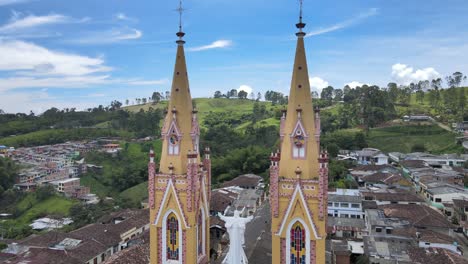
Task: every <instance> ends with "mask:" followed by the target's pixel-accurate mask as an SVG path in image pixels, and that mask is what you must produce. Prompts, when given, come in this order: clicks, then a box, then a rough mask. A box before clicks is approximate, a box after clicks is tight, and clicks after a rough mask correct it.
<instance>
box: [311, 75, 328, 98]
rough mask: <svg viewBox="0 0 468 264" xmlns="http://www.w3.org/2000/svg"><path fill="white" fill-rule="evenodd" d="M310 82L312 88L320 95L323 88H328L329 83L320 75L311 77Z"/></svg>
mask: <svg viewBox="0 0 468 264" xmlns="http://www.w3.org/2000/svg"><path fill="white" fill-rule="evenodd" d="M309 83H310V88H312V91H316V92H317V93H318V94H319V95H320V93H321V92H322V89H323V88H326V87H327V86H328V85H329V83H328V82H327V81H325V80H323V79H322V78H320V77H312V78H309Z"/></svg>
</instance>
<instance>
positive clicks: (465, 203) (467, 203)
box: [452, 199, 468, 208]
mask: <svg viewBox="0 0 468 264" xmlns="http://www.w3.org/2000/svg"><path fill="white" fill-rule="evenodd" d="M452 201H453V204H454V205H455V206H456V207H457V208H466V207H468V200H467V199H453V200H452Z"/></svg>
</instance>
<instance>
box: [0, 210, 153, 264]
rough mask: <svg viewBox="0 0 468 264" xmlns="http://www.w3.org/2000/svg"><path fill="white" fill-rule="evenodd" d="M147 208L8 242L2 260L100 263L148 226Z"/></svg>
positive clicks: (15, 262) (16, 263)
mask: <svg viewBox="0 0 468 264" xmlns="http://www.w3.org/2000/svg"><path fill="white" fill-rule="evenodd" d="M148 213H149V210H124V211H121V212H117V213H113V214H111V215H109V216H107V217H104V218H102V219H101V220H99V221H98V223H96V224H91V225H87V226H85V227H82V228H80V229H77V230H74V231H72V232H69V233H62V232H57V231H50V232H47V233H44V234H40V235H33V236H30V237H28V238H26V239H23V240H21V241H19V242H17V243H13V244H10V245H9V248H8V249H7V253H9V254H10V255H11V256H12V257H11V258H10V259H8V260H6V261H5V262H4V263H11V264H20V263H37V264H49V263H70V264H74V263H77V264H78V263H80V264H83V263H85V264H100V263H103V262H104V261H106V260H107V259H108V258H109V257H110V256H112V255H114V254H116V253H117V252H119V251H121V250H124V249H125V248H126V247H127V246H128V243H130V241H131V240H133V239H135V238H137V237H138V236H141V235H142V234H143V233H144V232H147V230H148V229H149V223H148V219H149V215H148Z"/></svg>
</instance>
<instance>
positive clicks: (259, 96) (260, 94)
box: [257, 92, 262, 101]
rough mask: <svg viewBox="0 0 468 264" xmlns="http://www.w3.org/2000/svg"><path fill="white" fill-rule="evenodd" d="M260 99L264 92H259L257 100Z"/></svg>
mask: <svg viewBox="0 0 468 264" xmlns="http://www.w3.org/2000/svg"><path fill="white" fill-rule="evenodd" d="M260 100H262V93H261V92H258V93H257V101H260Z"/></svg>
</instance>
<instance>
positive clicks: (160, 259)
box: [157, 227, 162, 263]
mask: <svg viewBox="0 0 468 264" xmlns="http://www.w3.org/2000/svg"><path fill="white" fill-rule="evenodd" d="M157 232H158V263H162V228H161V227H158V231H157Z"/></svg>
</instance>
